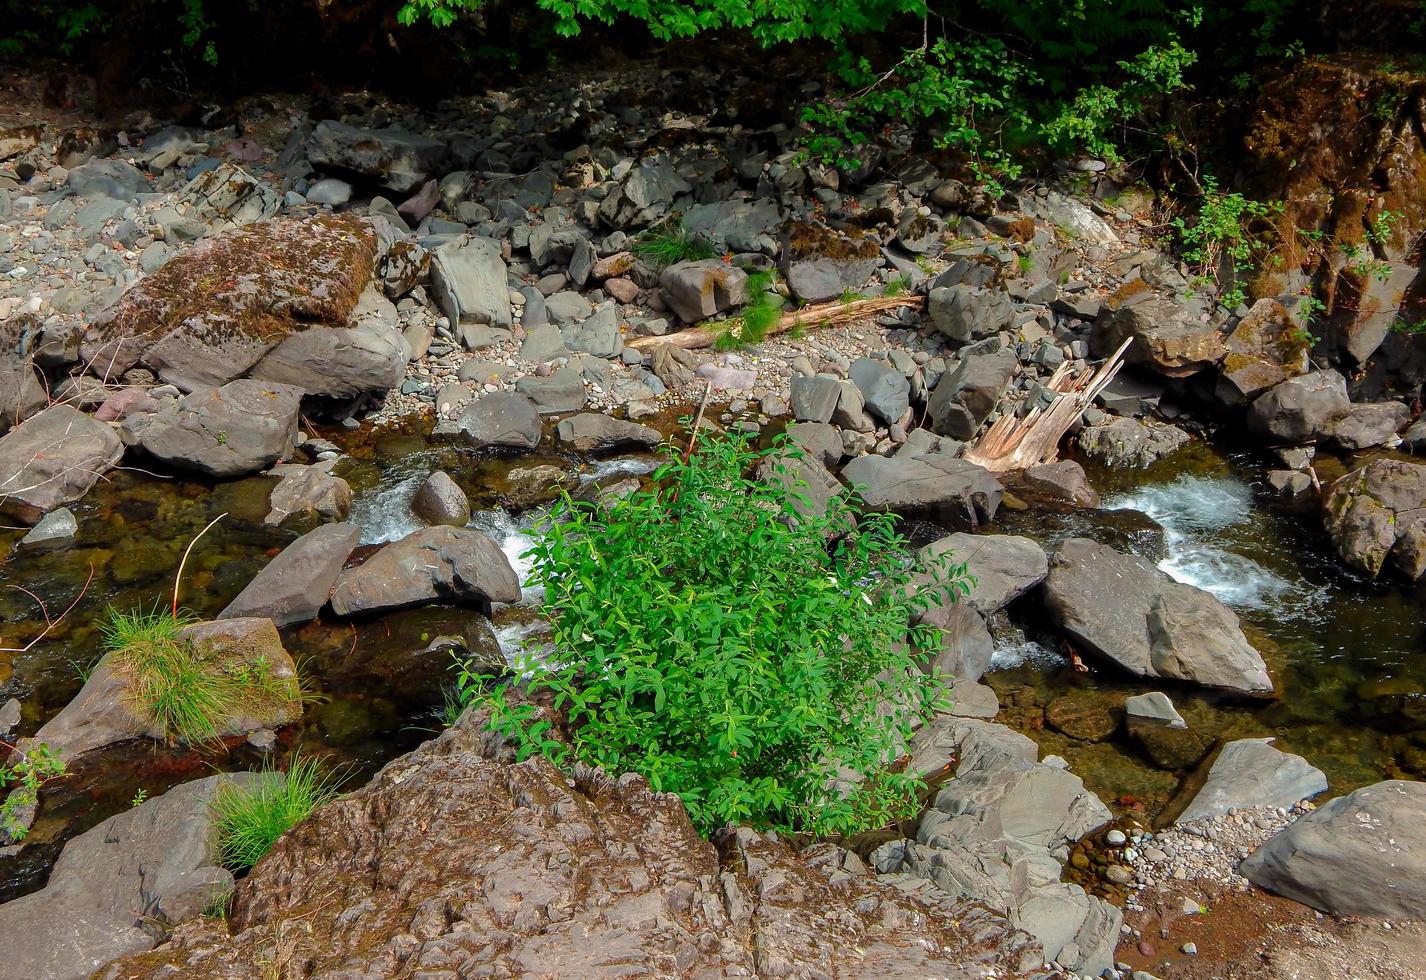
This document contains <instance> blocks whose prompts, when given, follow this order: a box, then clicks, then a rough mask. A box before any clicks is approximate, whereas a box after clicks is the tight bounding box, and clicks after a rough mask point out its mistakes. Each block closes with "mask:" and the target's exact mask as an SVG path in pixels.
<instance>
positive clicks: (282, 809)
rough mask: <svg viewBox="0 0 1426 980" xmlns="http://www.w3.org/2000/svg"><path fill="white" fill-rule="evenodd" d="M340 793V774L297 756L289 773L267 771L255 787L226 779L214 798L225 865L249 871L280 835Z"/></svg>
mask: <svg viewBox="0 0 1426 980" xmlns="http://www.w3.org/2000/svg"><path fill="white" fill-rule="evenodd" d="M336 796H337V780H336V776H335V774H333V773H332V772H330V771H329V770H327V768H326V767H325V766H323V765H322V763H321V761H320V760H318V759H312V758H303V757H301V756H297V755H294V756H293V757H292V762H291V764H290V765H288V767H287V771H286V772H281V771H278V770H274V769H264V770H263V771H262V772H261V773H259V774H258V778H257V782H256V784H255V785H251V786H241V785H239V784H236V783H225V784H224V785H222V786H220V787H219V788H218V792H217V793H216V794H215V795H214V797H213V804H212V809H213V816H214V818H215V820H216V822H217V833H218V848H219V851H220V852H221V853H222V856H223V864H224V865H226V866H227V867H228V868H230V869H231V870H233V871H246V870H247V869H248V868H251V867H252V866H253V865H255V864H257V863H258V861H259V860H261V859H262V857H263V855H265V854H266V853H267V852H268V851H270V850H272V845H273V844H275V843H277V839H278V838H279V837H281V836H282V835H283V834H285V833H287V832H288V831H289V830H291V829H292V828H293V827H295V826H297V825H298V824H299V823H301V822H302V821H303V820H306V819H307V817H308V816H309V815H310V814H311V813H312V811H313V810H315V809H317V807H319V806H321V805H322V804H324V803H327V802H329V801H331V800H333V799H335V798H336Z"/></svg>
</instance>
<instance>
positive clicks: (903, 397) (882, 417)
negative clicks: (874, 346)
mask: <svg viewBox="0 0 1426 980" xmlns="http://www.w3.org/2000/svg"><path fill="white" fill-rule="evenodd" d="M850 374H851V379H852V382H853V383H854V384H856V386H857V387H858V388H859V389H860V390H861V393H862V401H863V402H864V403H865V404H866V409H867V411H868V412H870V413H871V415H872V417H873V418H875V419H876V420H877V421H878V422H879V423H880V424H882V425H891V424H893V423H895V422H899V421H900V420H901V417H902V416H904V415H905V414H906V410H907V409H908V408H910V407H911V401H910V395H911V383H910V382H909V381H907V380H906V375H904V374H902V373H901V372H900V371H898V370H896V368H894V367H892V366H891V365H890V364H888V363H887V362H886V361H878V360H874V359H872V358H870V357H859V358H857V359H856V360H855V361H853V362H852V366H851V371H850Z"/></svg>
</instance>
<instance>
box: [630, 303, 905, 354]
mask: <svg viewBox="0 0 1426 980" xmlns="http://www.w3.org/2000/svg"><path fill="white" fill-rule="evenodd" d="M925 304H926V298H925V297H924V296H874V297H872V298H871V299H858V300H853V301H852V302H850V303H842V302H834V303H824V304H822V305H821V306H808V307H804V308H803V309H800V310H793V311H792V312H791V313H784V314H783V315H782V318H781V319H779V320H778V321H777V322H776V323H774V324H773V325H772V326H770V327H768V330H767V336H769V337H771V336H773V335H774V334H779V333H785V332H787V331H788V330H794V329H797V328H799V327H800V328H803V329H806V330H812V329H816V328H818V327H831V326H836V325H838V324H842V323H851V322H853V321H855V320H861V319H865V318H866V317H869V316H872V315H873V314H876V313H885V312H886V311H887V310H898V309H901V308H902V307H909V308H911V309H914V310H920V309H922V308H923V307H924V306H925ZM722 335H723V331H722V330H721V329H718V328H713V327H690V328H689V329H687V330H680V331H679V332H678V333H674V334H668V335H667V336H663V337H638V338H636V339H634V340H631V341H629V342H628V343H627V344H626V346H628V347H632V348H633V349H634V350H653V349H655V348H657V347H662V346H663V345H664V344H668V345H669V346H671V347H677V348H679V349H681V350H697V349H699V348H701V347H712V346H713V345H714V344H715V343H717V341H718V338H719V337H721V336H722Z"/></svg>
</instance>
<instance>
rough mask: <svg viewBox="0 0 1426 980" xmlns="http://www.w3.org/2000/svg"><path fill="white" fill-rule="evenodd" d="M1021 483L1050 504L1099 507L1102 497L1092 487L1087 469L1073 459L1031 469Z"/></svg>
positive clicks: (1044, 464) (1025, 473) (1026, 472)
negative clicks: (1086, 472) (1086, 473)
mask: <svg viewBox="0 0 1426 980" xmlns="http://www.w3.org/2000/svg"><path fill="white" fill-rule="evenodd" d="M1021 481H1022V483H1023V484H1024V487H1025V489H1026V490H1028V491H1029V492H1030V493H1031V494H1032V495H1034V496H1038V497H1040V498H1042V499H1044V500H1047V501H1052V502H1058V503H1065V504H1072V505H1073V506H1075V507H1088V508H1095V507H1098V506H1099V494H1098V493H1097V492H1096V491H1095V489H1094V487H1093V486H1091V485H1090V482H1089V477H1088V476H1086V475H1085V473H1084V467H1082V466H1080V465H1079V464H1078V463H1076V462H1075V461H1074V460H1072V459H1062V460H1060V461H1059V462H1056V463H1041V464H1039V465H1038V466H1031V467H1029V468H1028V469H1026V470H1025V472H1024V473H1023V474H1022V475H1021Z"/></svg>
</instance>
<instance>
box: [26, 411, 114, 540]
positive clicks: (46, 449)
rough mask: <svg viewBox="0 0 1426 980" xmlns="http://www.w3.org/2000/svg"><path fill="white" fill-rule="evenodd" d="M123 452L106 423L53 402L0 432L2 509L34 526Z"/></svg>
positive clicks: (85, 489)
mask: <svg viewBox="0 0 1426 980" xmlns="http://www.w3.org/2000/svg"><path fill="white" fill-rule="evenodd" d="M123 454H124V445H123V443H122V442H120V441H119V437H118V436H117V435H116V434H115V433H114V430H113V429H111V428H110V427H109V426H107V425H105V424H104V423H103V422H96V421H95V420H94V419H92V418H90V417H89V416H87V415H85V414H84V413H83V412H81V411H79V410H77V409H75V408H72V407H71V406H69V405H65V404H56V405H51V406H50V407H49V408H47V409H45V410H44V411H42V412H40V413H39V414H38V415H34V416H31V417H30V418H28V419H26V420H25V421H24V422H21V423H20V424H19V425H17V426H16V427H15V428H13V429H11V430H10V431H9V432H7V433H6V434H5V435H4V436H0V513H3V514H6V515H9V516H11V517H14V518H17V519H18V520H21V521H24V522H26V523H29V524H33V523H35V522H37V521H39V520H40V518H42V517H43V516H44V515H45V514H46V513H48V512H49V511H51V510H54V509H55V508H56V507H59V506H62V505H63V504H67V503H69V502H70V501H74V500H78V499H79V498H80V497H83V496H84V495H85V494H86V493H88V492H89V489H90V488H91V487H92V486H94V484H95V483H97V482H98V481H99V479H100V478H101V477H102V476H103V475H104V474H105V473H107V472H108V471H109V470H110V469H112V468H113V467H114V465H115V464H116V463H117V462H118V461H119V457H120V456H122V455H123Z"/></svg>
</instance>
